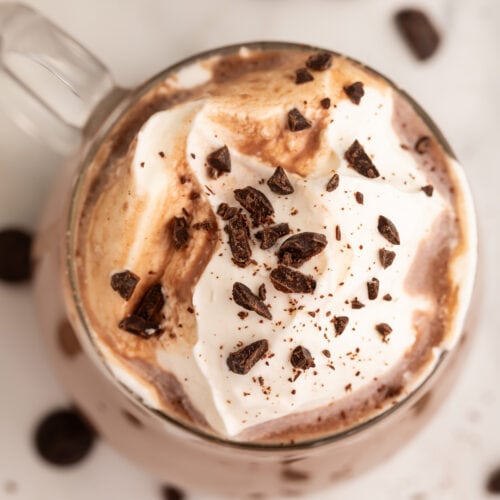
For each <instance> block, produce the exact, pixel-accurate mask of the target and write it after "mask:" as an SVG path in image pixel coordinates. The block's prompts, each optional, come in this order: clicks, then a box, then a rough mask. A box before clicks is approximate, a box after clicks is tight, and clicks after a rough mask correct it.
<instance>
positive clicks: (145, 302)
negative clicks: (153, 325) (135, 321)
mask: <svg viewBox="0 0 500 500" xmlns="http://www.w3.org/2000/svg"><path fill="white" fill-rule="evenodd" d="M164 305H165V297H164V296H163V290H162V286H161V283H155V284H153V285H151V286H150V287H149V288H148V289H147V290H146V292H145V293H144V295H143V297H142V299H141V301H140V302H139V305H138V307H137V309H136V310H135V312H134V315H135V316H138V317H140V318H142V319H145V320H147V321H151V320H153V319H155V317H156V316H157V314H158V313H159V312H160V311H161V309H162V308H163V306H164Z"/></svg>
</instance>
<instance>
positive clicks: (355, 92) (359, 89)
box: [344, 82, 365, 104]
mask: <svg viewBox="0 0 500 500" xmlns="http://www.w3.org/2000/svg"><path fill="white" fill-rule="evenodd" d="M344 92H345V93H346V95H347V97H349V99H350V100H351V102H352V103H353V104H359V103H360V102H361V98H362V97H363V96H364V95H365V90H364V88H363V82H354V83H352V84H351V85H346V86H345V87H344Z"/></svg>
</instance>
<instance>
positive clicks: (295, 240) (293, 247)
mask: <svg viewBox="0 0 500 500" xmlns="http://www.w3.org/2000/svg"><path fill="white" fill-rule="evenodd" d="M327 243H328V242H327V240H326V236H325V235H324V234H320V233H312V232H304V233H297V234H294V235H293V236H290V237H289V238H287V239H286V240H285V241H284V242H283V243H282V244H281V246H280V249H279V250H278V261H279V263H280V264H284V265H285V266H292V267H300V266H302V264H304V262H307V261H308V260H309V259H311V258H312V257H314V256H315V255H317V254H319V253H321V252H322V251H323V250H324V248H325V247H326V245H327Z"/></svg>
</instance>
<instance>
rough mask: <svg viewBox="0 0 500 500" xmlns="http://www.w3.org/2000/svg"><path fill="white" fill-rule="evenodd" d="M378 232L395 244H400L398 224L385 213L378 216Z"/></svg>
mask: <svg viewBox="0 0 500 500" xmlns="http://www.w3.org/2000/svg"><path fill="white" fill-rule="evenodd" d="M377 228H378V232H379V233H380V234H381V235H382V236H383V237H384V238H385V239H386V240H387V241H388V242H389V243H392V244H393V245H399V243H400V241H399V233H398V230H397V229H396V226H395V225H394V224H393V223H392V222H391V221H390V220H389V219H388V218H387V217H384V216H383V215H379V217H378V226H377Z"/></svg>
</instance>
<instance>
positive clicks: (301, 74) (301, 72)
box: [295, 68, 314, 85]
mask: <svg viewBox="0 0 500 500" xmlns="http://www.w3.org/2000/svg"><path fill="white" fill-rule="evenodd" d="M313 80H314V76H312V75H311V73H309V71H307V68H299V69H297V70H295V83H296V84H297V85H300V84H302V83H307V82H312V81H313Z"/></svg>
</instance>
